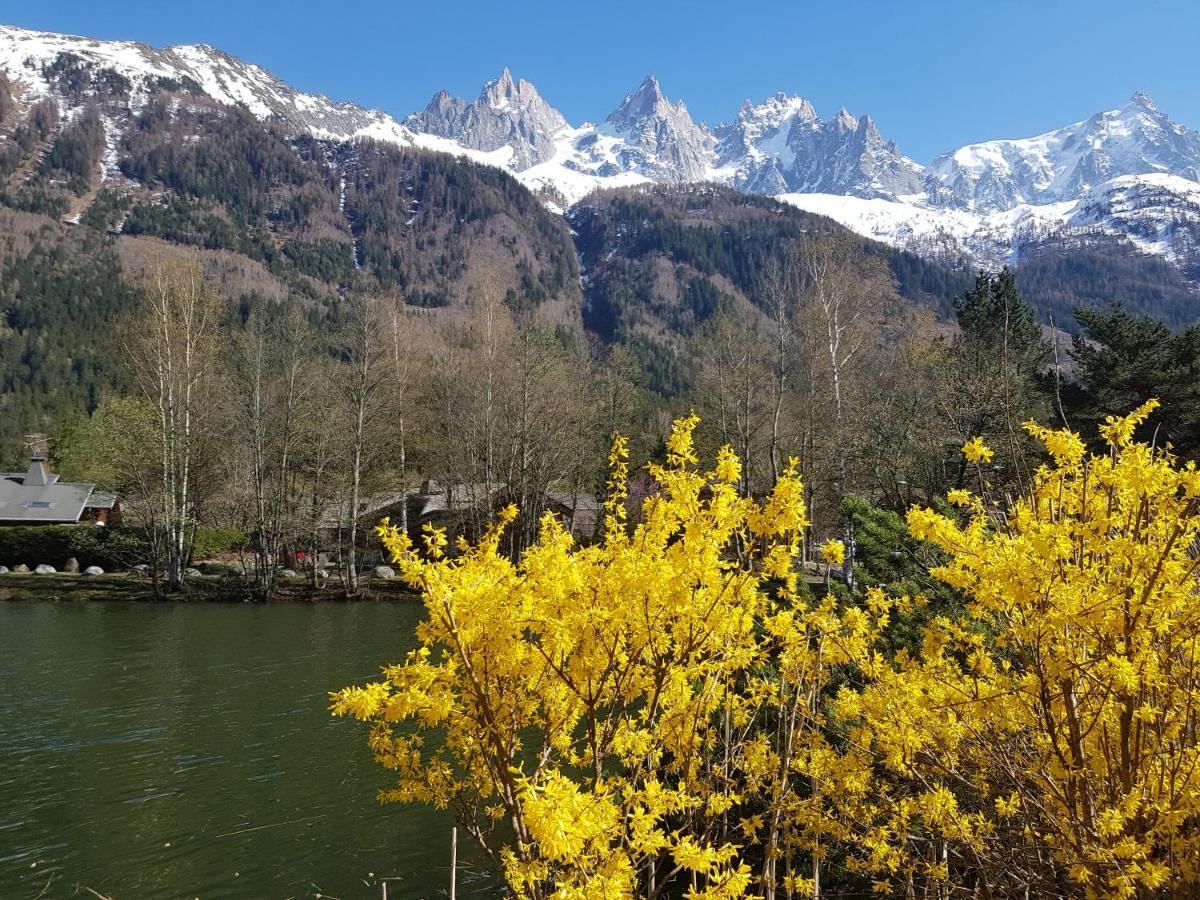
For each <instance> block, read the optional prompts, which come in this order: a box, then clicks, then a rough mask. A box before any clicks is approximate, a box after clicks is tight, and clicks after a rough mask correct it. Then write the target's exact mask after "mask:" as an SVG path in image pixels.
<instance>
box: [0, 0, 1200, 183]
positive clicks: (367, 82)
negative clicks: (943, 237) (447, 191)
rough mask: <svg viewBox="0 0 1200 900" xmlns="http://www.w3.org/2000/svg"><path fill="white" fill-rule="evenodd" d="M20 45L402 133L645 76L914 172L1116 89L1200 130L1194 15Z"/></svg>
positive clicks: (920, 10) (548, 5)
mask: <svg viewBox="0 0 1200 900" xmlns="http://www.w3.org/2000/svg"><path fill="white" fill-rule="evenodd" d="M0 21H3V22H5V23H8V24H12V25H19V26H22V27H27V28H38V29H44V30H49V31H64V32H71V33H76V34H87V35H90V36H94V37H98V38H110V39H114V38H127V39H136V40H142V41H145V42H147V43H149V44H153V45H154V46H164V45H167V44H174V43H209V44H213V45H215V46H217V47H220V48H221V49H223V50H227V51H228V52H230V53H233V54H234V55H236V56H239V57H242V58H244V59H246V60H249V61H251V62H255V63H258V64H260V65H263V66H265V67H266V68H268V69H270V70H271V71H273V72H275V73H276V74H277V75H279V76H280V77H282V78H283V79H284V80H285V81H288V82H289V83H291V84H294V85H296V86H297V87H300V88H302V89H304V90H309V91H318V92H321V93H324V94H328V95H329V96H331V97H334V98H335V99H349V100H355V101H357V102H359V103H362V104H365V105H368V106H378V107H380V108H382V109H385V110H387V111H388V112H390V113H392V114H394V115H396V116H402V115H404V114H406V113H408V112H411V111H413V110H415V109H418V108H421V107H423V106H424V105H425V103H426V102H428V100H429V97H430V96H431V95H432V94H433V92H434V91H436V90H438V89H439V88H443V87H444V88H446V89H447V90H449V91H451V92H452V93H455V94H459V95H463V96H468V97H474V96H476V95H477V94H478V91H479V88H480V86H481V85H482V84H483V82H485V81H487V80H489V79H491V78H494V77H495V76H496V75H497V74H498V72H499V71H500V69H501V68H502V67H503V66H505V65H507V66H509V67H510V68H511V69H512V71H513V73H514V74H515V75H517V76H519V77H522V78H526V79H528V80H529V81H532V82H533V83H534V84H536V85H537V86H538V89H539V90H540V91H541V92H542V94H543V95H544V96H545V97H546V99H547V100H549V101H550V102H551V103H552V104H554V105H555V106H557V107H558V108H559V109H561V110H562V111H563V113H564V114H565V115H566V116H567V118H568V119H569V120H570V121H572V122H575V123H577V122H580V121H582V120H584V119H590V120H593V121H594V120H598V119H602V118H603V117H604V116H605V115H607V114H608V113H609V112H610V111H611V110H612V109H613V108H614V107H615V106H616V104H617V103H618V102H619V101H620V99H621V98H622V97H623V96H624V95H625V94H626V93H628V92H629V91H631V90H632V89H633V88H635V87H636V86H637V84H638V83H639V82H640V81H641V78H642V77H643V76H644V75H645V74H646V73H647V72H653V73H654V74H655V75H657V76H658V78H659V81H660V82H661V83H662V85H663V90H664V91H665V92H666V94H667V95H668V96H669V97H671V98H672V99H676V98H678V97H683V98H684V99H685V100H686V101H687V104H688V107H689V109H690V110H691V111H692V115H693V116H694V117H695V118H698V119H702V120H704V121H707V122H709V123H715V122H717V121H718V120H720V119H722V118H726V119H728V118H732V117H733V115H734V114H735V113H736V111H737V108H738V105H739V104H740V103H741V101H742V99H743V98H745V97H750V98H752V99H760V98H762V97H764V96H766V95H768V94H771V93H773V92H775V91H777V90H786V91H789V92H797V93H800V94H802V95H803V96H805V97H808V98H809V99H810V100H811V101H812V102H813V103H814V105H815V106H816V107H817V111H818V112H819V113H820V114H821V115H822V116H829V115H832V114H833V113H834V112H836V110H837V109H838V107H840V106H846V107H847V108H848V109H849V110H850V111H851V112H853V113H854V114H856V115H858V114H861V113H864V112H865V113H869V114H870V115H871V116H873V117H874V118H875V120H876V122H878V123H879V126H880V129H881V130H882V131H883V133H884V134H885V135H887V136H888V137H891V138H894V139H895V140H896V141H897V142H898V143H899V145H900V147H901V149H902V150H903V151H904V152H905V153H907V154H908V155H909V156H912V157H914V158H915V159H918V160H920V161H922V162H926V161H928V160H929V159H930V158H932V157H933V156H934V155H936V154H937V153H939V152H941V151H943V150H946V149H949V148H952V147H954V146H957V145H959V144H964V143H967V142H970V141H975V140H984V139H987V138H996V137H1024V136H1027V135H1031V134H1036V133H1038V132H1040V131H1045V130H1048V129H1050V128H1055V127H1058V126H1059V125H1064V124H1066V123H1068V122H1072V121H1076V120H1078V119H1082V118H1084V117H1086V116H1088V115H1090V114H1091V113H1093V112H1096V111H1098V110H1101V109H1108V108H1112V107H1115V106H1119V105H1120V104H1122V103H1124V102H1125V100H1126V99H1127V98H1128V96H1129V94H1131V93H1132V92H1133V91H1134V90H1142V91H1145V92H1146V93H1148V94H1149V95H1150V96H1151V97H1153V98H1154V99H1155V100H1156V101H1157V102H1158V105H1159V107H1160V108H1161V109H1163V110H1164V111H1165V112H1167V113H1168V114H1169V115H1171V117H1172V118H1174V119H1175V120H1176V121H1179V122H1183V123H1184V124H1187V125H1190V126H1192V127H1200V68H1198V67H1197V64H1196V53H1197V47H1198V44H1200V2H1197V0H1125V2H1118V0H1041V2H1035V0H990V2H987V0H876V2H867V0H824V2H811V0H793V2H757V3H756V2H743V3H737V2H736V0H723V2H710V0H692V2H675V0H660V2H654V0H645V2H607V3H606V2H601V0H592V2H587V0H556V2H549V0H539V2H520V0H511V2H499V3H484V2H456V0H424V2H419V3H413V2H407V0H392V2H385V0H372V2H341V3H339V2H329V0H321V2H318V0H290V2H280V0H205V2H191V0H175V2H171V0H119V2H114V0H0Z"/></svg>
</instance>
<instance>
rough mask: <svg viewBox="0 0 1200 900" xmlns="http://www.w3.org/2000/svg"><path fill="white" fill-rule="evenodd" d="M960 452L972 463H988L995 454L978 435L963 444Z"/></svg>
mask: <svg viewBox="0 0 1200 900" xmlns="http://www.w3.org/2000/svg"><path fill="white" fill-rule="evenodd" d="M962 452H963V456H965V457H966V458H967V459H968V460H969V461H970V462H973V463H989V462H991V461H992V457H993V456H994V455H995V453H993V451H992V449H991V448H990V447H988V446H987V445H986V444H985V443H984V442H983V438H980V437H977V438H972V439H971V440H969V441H967V442H966V443H965V444H963V447H962Z"/></svg>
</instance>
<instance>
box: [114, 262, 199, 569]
mask: <svg viewBox="0 0 1200 900" xmlns="http://www.w3.org/2000/svg"><path fill="white" fill-rule="evenodd" d="M143 296H144V298H145V313H144V316H143V318H142V320H141V322H140V324H139V326H138V327H139V333H138V334H137V335H136V337H135V338H134V339H133V340H132V341H131V342H130V345H129V348H128V350H129V359H130V363H131V365H132V367H133V370H134V373H135V377H136V380H137V383H138V386H139V388H140V391H141V393H142V395H143V396H144V397H145V399H146V400H147V402H149V403H150V404H151V406H152V407H153V409H154V423H155V427H154V430H153V440H154V442H155V449H156V457H157V460H158V469H159V471H158V483H159V497H158V515H157V516H156V527H155V528H154V529H153V531H154V532H155V533H156V534H155V540H156V543H160V544H161V546H160V549H161V556H160V562H161V571H162V575H163V577H164V578H165V585H164V587H165V589H166V590H168V591H177V590H179V589H180V588H181V587H182V586H183V583H184V575H185V568H186V566H187V563H188V558H189V556H190V552H191V542H192V540H193V538H194V535H195V526H196V519H197V517H196V509H197V506H198V501H199V499H200V498H199V495H198V493H197V492H196V490H195V486H194V484H193V475H194V471H193V470H194V466H195V464H196V462H197V460H198V459H199V458H200V454H201V451H202V448H203V444H204V442H205V440H206V439H208V438H209V437H210V429H211V426H212V422H213V419H214V402H213V401H214V396H215V394H214V392H213V390H212V387H213V383H214V381H215V378H216V371H217V365H216V360H217V346H218V341H217V338H218V333H217V332H218V321H219V313H220V303H219V300H218V298H217V296H216V294H214V293H213V292H212V291H211V290H209V289H208V288H207V287H206V285H205V284H204V280H203V275H202V273H201V271H200V269H199V267H198V266H185V265H166V266H160V267H159V268H157V269H156V270H154V272H153V273H152V274H151V276H150V277H149V279H148V280H147V283H146V284H145V286H144V289H143ZM158 569H159V566H156V583H157V572H158Z"/></svg>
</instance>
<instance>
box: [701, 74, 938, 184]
mask: <svg viewBox="0 0 1200 900" xmlns="http://www.w3.org/2000/svg"><path fill="white" fill-rule="evenodd" d="M717 134H718V136H719V142H718V144H717V148H716V160H715V171H714V172H713V173H712V174H713V176H715V179H716V180H723V181H727V182H728V183H730V184H732V185H733V186H734V187H737V188H740V189H742V190H746V191H751V192H753V193H759V194H780V193H786V192H801V193H812V192H820V193H830V194H847V195H850V196H855V197H897V196H904V195H909V194H916V193H919V192H920V190H921V181H922V174H921V167H920V166H919V165H918V164H917V163H915V162H913V161H912V160H911V159H908V158H906V157H904V156H903V155H901V153H900V151H899V149H897V147H896V144H895V143H894V142H892V141H886V140H884V138H883V137H882V135H880V133H879V129H878V128H876V127H875V123H874V121H872V119H871V118H870V116H862V117H861V118H858V119H855V118H854V116H852V115H851V114H850V113H849V112H848V111H847V110H846V109H845V108H843V109H841V110H839V111H838V113H837V115H835V116H834V117H833V118H831V119H828V120H825V121H822V120H821V119H820V118H819V117H818V116H817V112H816V110H815V109H814V108H813V106H812V104H811V103H809V102H808V101H807V100H805V99H804V98H803V97H798V96H795V95H789V94H785V93H783V92H780V93H778V94H776V95H775V96H773V97H771V98H769V99H767V100H765V101H763V102H762V103H759V104H757V105H752V104H751V103H750V101H749V100H747V101H746V102H745V103H743V104H742V108H741V109H740V110H739V111H738V115H737V119H736V120H735V121H734V123H733V124H732V125H728V126H720V127H718V129H717Z"/></svg>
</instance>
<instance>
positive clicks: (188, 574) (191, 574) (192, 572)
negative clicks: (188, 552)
mask: <svg viewBox="0 0 1200 900" xmlns="http://www.w3.org/2000/svg"><path fill="white" fill-rule="evenodd" d="M203 574H204V573H203V572H201V571H200V570H199V569H194V568H192V567H191V566H188V567H187V568H186V569H184V570H183V576H184V577H185V578H199V577H200V576H201V575H203Z"/></svg>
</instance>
